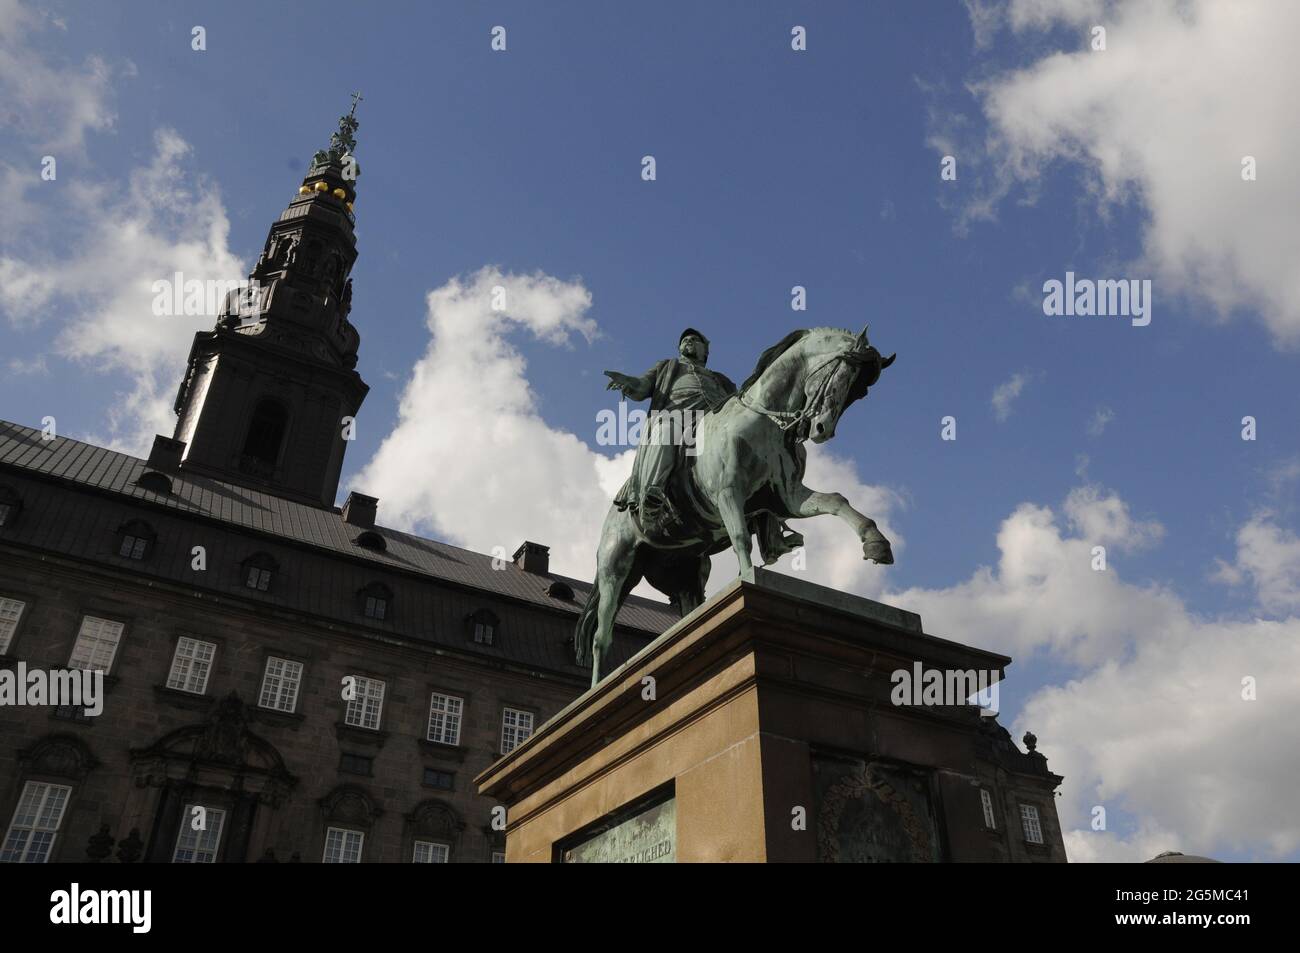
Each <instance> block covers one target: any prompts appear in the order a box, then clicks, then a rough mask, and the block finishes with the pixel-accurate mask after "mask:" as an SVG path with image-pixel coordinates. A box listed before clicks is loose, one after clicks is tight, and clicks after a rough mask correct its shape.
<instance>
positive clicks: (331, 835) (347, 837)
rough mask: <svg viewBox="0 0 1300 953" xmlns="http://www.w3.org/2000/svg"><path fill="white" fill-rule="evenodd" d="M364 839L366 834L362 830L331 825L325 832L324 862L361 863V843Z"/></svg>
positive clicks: (322, 859)
mask: <svg viewBox="0 0 1300 953" xmlns="http://www.w3.org/2000/svg"><path fill="white" fill-rule="evenodd" d="M364 840H365V835H364V834H362V833H361V832H360V831H349V830H344V829H343V828H341V827H331V828H330V829H329V830H327V831H326V832H325V856H324V857H322V858H321V861H322V863H326V864H359V863H361V844H362V842H363V841H364Z"/></svg>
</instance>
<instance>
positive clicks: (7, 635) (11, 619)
mask: <svg viewBox="0 0 1300 953" xmlns="http://www.w3.org/2000/svg"><path fill="white" fill-rule="evenodd" d="M25 608H27V603H25V602H21V601H19V600H18V599H6V598H4V597H2V596H0V655H4V654H5V653H6V652H8V651H9V645H10V643H12V642H13V640H14V633H15V632H17V631H18V623H19V621H21V619H22V617H23V610H24V609H25Z"/></svg>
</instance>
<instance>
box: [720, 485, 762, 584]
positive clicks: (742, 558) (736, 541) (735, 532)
mask: <svg viewBox="0 0 1300 953" xmlns="http://www.w3.org/2000/svg"><path fill="white" fill-rule="evenodd" d="M716 503H717V506H718V514H719V515H720V516H721V517H722V525H723V526H725V527H726V529H727V536H728V538H730V540H731V548H732V549H734V550H735V551H736V560H737V561H738V562H739V563H740V574H741V575H742V576H743V575H745V574H747V573H748V572H749V571H750V570H752V569H753V568H754V562H753V560H752V559H751V558H750V552H751V548H752V546H753V540H752V538H751V537H750V534H749V524H748V523H747V522H746V521H745V507H744V503H743V502H742V501H741V500H740V498H739V496H738V495H737V494H736V493H735V492H733V491H732V490H730V489H724V490H723V491H722V492H721V493H719V494H718V498H717V500H716Z"/></svg>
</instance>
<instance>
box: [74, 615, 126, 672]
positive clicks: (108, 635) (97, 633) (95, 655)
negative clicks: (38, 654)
mask: <svg viewBox="0 0 1300 953" xmlns="http://www.w3.org/2000/svg"><path fill="white" fill-rule="evenodd" d="M121 640H122V623H121V622H110V621H109V620H108V619H98V618H96V617H95V616H93V615H88V616H86V617H85V618H84V619H82V620H81V631H80V632H78V633H77V642H76V644H75V645H73V646H72V657H71V658H69V659H68V668H80V669H88V670H89V671H92V672H107V671H108V670H109V669H111V668H112V667H113V658H114V656H116V655H117V644H118V642H120V641H121Z"/></svg>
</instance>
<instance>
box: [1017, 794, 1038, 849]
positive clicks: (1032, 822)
mask: <svg viewBox="0 0 1300 953" xmlns="http://www.w3.org/2000/svg"><path fill="white" fill-rule="evenodd" d="M1020 826H1021V827H1023V828H1024V829H1025V840H1027V841H1028V842H1029V843H1031V844H1041V843H1042V842H1043V828H1042V825H1040V824H1039V823H1038V808H1036V807H1034V806H1033V805H1032V804H1022V805H1020Z"/></svg>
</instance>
